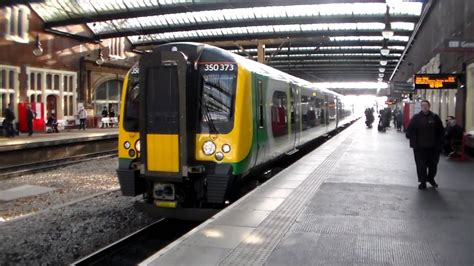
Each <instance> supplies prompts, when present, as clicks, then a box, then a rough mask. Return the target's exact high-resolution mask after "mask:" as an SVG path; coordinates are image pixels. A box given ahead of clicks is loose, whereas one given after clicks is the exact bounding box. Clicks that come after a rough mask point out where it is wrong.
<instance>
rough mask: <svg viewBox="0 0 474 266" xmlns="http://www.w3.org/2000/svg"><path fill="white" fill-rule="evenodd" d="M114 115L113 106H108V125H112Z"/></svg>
mask: <svg viewBox="0 0 474 266" xmlns="http://www.w3.org/2000/svg"><path fill="white" fill-rule="evenodd" d="M114 117H115V111H114V108H113V107H111V108H110V112H109V123H110V127H114Z"/></svg>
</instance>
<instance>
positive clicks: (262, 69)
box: [205, 44, 343, 97]
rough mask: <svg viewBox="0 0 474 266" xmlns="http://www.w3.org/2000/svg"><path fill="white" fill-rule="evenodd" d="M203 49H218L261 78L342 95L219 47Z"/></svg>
mask: <svg viewBox="0 0 474 266" xmlns="http://www.w3.org/2000/svg"><path fill="white" fill-rule="evenodd" d="M205 47H206V48H209V49H219V50H221V51H223V52H225V53H228V54H230V55H231V56H232V57H234V58H235V61H236V62H237V63H239V64H240V65H242V66H243V67H245V68H247V69H248V70H249V71H252V72H255V73H258V74H260V75H263V76H268V77H272V78H274V79H278V80H282V81H286V82H289V83H293V84H295V85H297V86H299V87H305V88H308V89H312V90H316V89H317V90H320V91H323V92H326V93H329V94H333V95H336V96H339V97H342V96H343V95H341V94H339V93H336V92H334V91H331V90H328V89H326V88H318V87H316V86H315V85H314V84H313V83H311V82H309V81H306V80H304V79H301V78H298V77H295V76H292V75H290V74H288V73H285V72H283V71H280V70H278V69H275V68H272V67H270V66H268V65H265V64H262V63H259V62H256V61H254V60H250V59H247V58H245V57H242V56H240V55H237V54H234V53H231V52H229V51H227V50H224V49H221V48H219V47H215V46H212V45H207V44H205Z"/></svg>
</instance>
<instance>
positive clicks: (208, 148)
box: [202, 140, 231, 161]
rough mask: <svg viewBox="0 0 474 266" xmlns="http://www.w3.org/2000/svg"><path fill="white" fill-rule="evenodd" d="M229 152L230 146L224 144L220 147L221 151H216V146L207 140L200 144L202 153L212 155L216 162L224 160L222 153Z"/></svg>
mask: <svg viewBox="0 0 474 266" xmlns="http://www.w3.org/2000/svg"><path fill="white" fill-rule="evenodd" d="M230 150H231V147H230V145H229V144H224V145H222V147H221V150H220V151H217V146H216V144H215V143H214V142H213V141H212V140H208V141H206V142H204V143H203V144H202V151H203V152H204V154H205V155H207V156H211V155H213V154H214V158H215V159H216V160H217V161H222V160H224V153H229V152H230Z"/></svg>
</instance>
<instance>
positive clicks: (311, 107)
mask: <svg viewBox="0 0 474 266" xmlns="http://www.w3.org/2000/svg"><path fill="white" fill-rule="evenodd" d="M315 99H316V97H313V96H308V95H302V96H301V117H302V119H303V121H302V122H303V130H307V129H310V128H313V127H316V126H319V124H320V122H319V120H318V119H317V118H318V109H317V108H316V101H315Z"/></svg>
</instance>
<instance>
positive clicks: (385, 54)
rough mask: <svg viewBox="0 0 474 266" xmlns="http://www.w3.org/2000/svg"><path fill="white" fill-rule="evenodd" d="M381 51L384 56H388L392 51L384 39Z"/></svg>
mask: <svg viewBox="0 0 474 266" xmlns="http://www.w3.org/2000/svg"><path fill="white" fill-rule="evenodd" d="M380 53H381V54H382V55H384V56H387V55H388V54H389V53H390V49H388V48H387V44H386V43H385V41H384V44H383V46H382V49H380Z"/></svg>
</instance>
